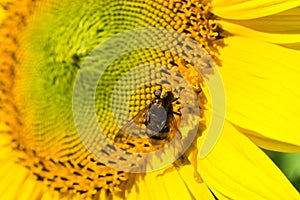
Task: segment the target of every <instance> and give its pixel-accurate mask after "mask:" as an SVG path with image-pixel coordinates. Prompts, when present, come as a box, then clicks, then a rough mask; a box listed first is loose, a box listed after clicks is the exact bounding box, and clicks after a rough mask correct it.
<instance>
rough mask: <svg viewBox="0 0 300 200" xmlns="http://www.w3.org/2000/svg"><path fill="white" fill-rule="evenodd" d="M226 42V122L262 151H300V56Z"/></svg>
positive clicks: (249, 42) (232, 40)
mask: <svg viewBox="0 0 300 200" xmlns="http://www.w3.org/2000/svg"><path fill="white" fill-rule="evenodd" d="M226 43H227V44H228V46H227V47H225V48H224V49H221V50H220V53H221V59H222V61H223V66H222V67H220V73H221V75H222V78H223V81H224V85H225V89H226V101H227V102H226V103H227V116H226V118H227V119H228V120H229V121H230V122H232V123H233V124H235V125H237V126H238V127H241V128H242V129H241V131H243V132H244V133H245V134H249V135H250V136H251V139H252V140H253V141H254V142H257V144H258V145H260V146H261V147H263V148H267V149H271V150H279V151H291V152H294V151H295V152H299V151H300V132H299V130H300V123H299V119H300V104H299V100H300V87H299V75H300V69H299V64H300V52H299V51H295V50H291V49H286V48H283V47H280V46H277V45H272V44H268V43H264V42H260V41H256V40H251V39H245V38H242V37H231V38H228V39H227V41H226ZM262 139H263V141H264V142H263V143H262V142H261V141H262ZM283 144H284V145H283Z"/></svg>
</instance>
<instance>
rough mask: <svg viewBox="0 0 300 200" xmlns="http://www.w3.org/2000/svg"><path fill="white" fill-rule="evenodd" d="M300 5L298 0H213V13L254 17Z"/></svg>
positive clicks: (225, 15)
mask: <svg viewBox="0 0 300 200" xmlns="http://www.w3.org/2000/svg"><path fill="white" fill-rule="evenodd" d="M299 5H300V1H299V0H263V1H262V0H251V1H249V0H233V1H226V0H213V1H212V7H213V13H214V14H216V15H217V16H220V17H223V18H227V19H255V18H259V17H264V16H268V15H272V14H276V13H279V12H282V11H285V10H288V9H291V8H295V7H297V6H299Z"/></svg>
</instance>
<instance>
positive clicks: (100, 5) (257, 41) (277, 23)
mask: <svg viewBox="0 0 300 200" xmlns="http://www.w3.org/2000/svg"><path fill="white" fill-rule="evenodd" d="M0 5H1V6H2V10H1V13H0V16H1V18H0V19H1V21H2V26H1V27H0V30H1V31H0V38H1V40H0V46H1V50H0V58H1V60H0V62H1V65H0V77H1V78H0V137H1V140H0V143H1V148H0V155H1V156H0V159H1V161H2V163H3V164H2V165H1V166H0V177H1V178H0V194H1V195H0V196H1V199H63V198H65V199H215V198H217V199H299V193H298V192H297V191H296V189H295V188H294V187H293V186H292V185H291V183H290V182H289V181H288V180H287V179H286V177H285V176H284V175H283V174H282V172H281V171H280V170H279V169H278V168H277V167H276V166H275V165H274V164H273V163H272V161H271V160H270V159H269V158H268V157H267V156H266V155H265V154H264V152H263V151H262V150H261V149H260V148H264V149H269V150H274V151H281V152H300V146H299V144H300V136H299V133H298V131H299V123H298V119H299V117H298V115H299V113H300V112H299V111H300V104H299V93H300V90H299V87H298V84H297V83H298V75H299V73H300V70H299V69H298V65H297V64H299V63H300V53H299V48H300V46H299V44H300V43H299V42H300V35H299V34H300V30H299V27H300V26H299V20H298V17H299V11H300V7H299V6H300V1H297V0H291V1H277V0H265V1H257V0H253V1H230V2H229V1H224V0H213V1H205V0H203V1H201V0H198V1H196V0H183V1H181V0H172V1H163V0H145V1H144V0H140V1H135V0H128V1H109V0H99V1H92V0H91V1H90V0H86V1H83V2H82V1H68V0H66V1H51V0H50V1H33V0H32V1H31V0H26V1H7V2H2V3H1V4H0ZM147 27H156V28H165V29H167V30H175V31H176V32H178V33H180V34H182V35H184V36H187V37H189V38H192V39H193V40H195V41H196V42H197V43H198V44H199V46H201V48H202V49H203V50H205V52H206V53H207V55H208V56H209V59H208V57H207V56H203V55H201V57H200V60H201V61H202V62H203V63H204V64H206V65H208V63H209V61H212V62H213V63H215V64H216V65H217V66H218V68H217V71H215V73H220V75H221V77H222V80H223V84H224V87H225V92H226V105H227V106H226V120H225V123H224V127H223V129H222V133H221V136H220V138H219V139H218V140H217V141H216V144H215V145H214V146H213V148H212V150H211V151H210V152H208V151H205V150H207V149H203V145H204V144H205V138H206V137H208V135H209V134H208V131H209V124H212V122H211V121H210V119H212V118H211V116H212V115H213V106H214V105H212V99H211V97H210V93H211V92H213V91H208V88H207V86H206V81H205V80H206V79H205V77H203V76H201V74H199V73H197V70H195V63H192V62H188V61H187V60H185V59H182V57H181V56H179V55H178V54H174V53H170V52H167V51H164V50H161V49H149V48H144V49H138V50H132V51H130V52H126V53H125V54H122V55H121V56H120V57H119V58H118V59H116V60H114V61H113V63H112V64H111V65H110V67H109V68H108V69H107V70H106V71H105V72H104V73H103V76H102V77H101V79H100V80H99V82H98V83H97V88H96V99H95V101H93V103H95V112H96V114H97V120H98V123H99V125H100V127H101V128H102V129H103V130H104V132H105V134H106V136H107V138H109V139H111V141H114V138H116V135H118V134H119V133H120V131H119V129H120V128H119V124H120V123H119V122H118V120H119V121H121V123H124V122H126V120H128V116H126V114H124V113H127V114H128V105H125V104H124V102H123V103H122V99H123V96H122V95H125V93H126V90H127V89H128V88H129V90H130V91H131V93H130V95H129V97H128V98H129V100H128V102H129V113H130V114H129V115H130V116H129V119H130V118H133V117H134V116H136V115H137V113H139V111H140V110H142V109H143V108H145V106H147V105H149V103H150V102H151V101H152V100H153V98H155V97H154V96H153V91H156V90H157V88H158V87H160V88H161V90H162V92H163V93H168V90H170V91H173V92H174V90H172V87H173V86H174V85H176V83H177V85H178V82H179V80H177V79H180V80H186V86H185V85H183V86H184V87H183V88H184V89H183V91H185V90H186V91H192V93H193V94H196V102H197V103H196V104H192V103H186V104H185V106H183V108H182V116H181V118H180V117H179V116H174V117H175V118H176V121H177V122H179V121H182V123H181V124H180V126H179V127H178V128H179V129H180V131H182V139H185V138H188V136H189V133H190V131H191V130H192V129H193V126H194V125H191V122H195V120H196V122H197V123H196V136H195V138H194V140H193V141H191V143H190V145H189V148H188V149H187V150H186V151H185V153H184V154H183V155H182V156H181V157H179V158H178V159H177V160H175V161H173V162H171V163H169V164H168V165H164V166H162V167H160V168H159V169H157V170H154V171H152V172H143V173H130V172H127V171H126V170H121V169H115V168H114V167H111V165H108V164H112V165H114V164H115V162H114V160H108V162H104V161H103V159H102V157H100V158H99V157H98V156H97V155H96V154H94V153H93V149H92V150H91V149H89V148H88V147H87V146H86V143H89V142H90V143H89V146H90V147H93V148H94V149H96V148H97V147H98V145H100V146H101V145H103V144H102V143H103V141H102V140H99V141H98V140H95V138H93V137H92V136H90V135H80V136H81V137H80V136H79V134H78V132H79V129H78V127H76V124H75V123H74V118H75V119H76V115H73V111H74V107H75V110H76V108H77V106H78V105H77V104H72V103H74V101H72V98H73V97H74V96H73V89H74V84H75V83H76V78H78V74H80V72H81V71H82V70H84V69H85V68H83V66H84V65H85V64H86V65H91V64H93V63H103V62H105V60H101V59H95V58H94V57H91V56H90V55H91V53H92V52H93V50H94V49H95V48H96V47H97V45H99V44H101V43H104V42H105V41H107V40H109V39H110V38H111V37H113V36H114V35H116V34H119V33H122V32H124V31H128V30H134V29H136V28H147ZM166 35H167V34H166ZM159 36H160V35H159ZM160 37H163V36H160ZM135 39H138V43H139V42H141V43H142V42H143V41H147V40H148V39H149V38H147V37H143V36H141V37H140V38H135ZM129 41H130V42H134V40H130V38H129ZM166 43H167V44H168V41H167V42H166ZM178 45H179V46H180V44H179V43H177V46H178ZM120 48H121V49H122V48H128V47H127V46H126V47H124V46H120ZM114 50H116V49H113V50H112V49H110V48H106V49H105V51H102V52H101V53H102V54H101V55H103V54H104V55H107V56H108V57H109V55H111V54H112V53H113V51H114ZM98 52H99V51H98ZM147 63H150V65H144V64H147ZM158 64H161V65H162V66H160V67H159V65H158ZM133 65H135V66H136V65H139V66H142V67H143V68H141V69H139V70H137V71H135V69H134V68H133V67H132V66H133ZM156 69H158V72H157V73H156V71H155V70H156ZM129 71H130V73H129V76H127V72H129ZM153 71H155V73H154V75H153V76H152V72H153ZM87 72H88V74H91V77H92V73H91V70H88V71H87ZM162 72H163V76H162V75H161V74H162ZM149 74H150V75H149ZM123 77H125V78H124V80H123V79H122V78H123ZM159 78H160V79H159ZM140 79H145V80H146V79H149V80H150V79H151V80H152V79H155V80H156V79H159V80H160V81H161V82H164V83H165V82H167V83H168V84H166V85H169V86H170V87H171V88H167V87H162V85H160V84H158V85H157V84H140V83H139V82H137V84H139V87H132V88H131V85H133V84H132V83H133V82H134V81H135V80H140ZM122 80H123V81H122ZM161 82H160V83H161ZM118 83H120V84H119V85H118ZM180 85H182V83H181V82H180V84H179V86H180ZM116 86H118V87H120V88H121V89H118V90H117V93H114V92H113V89H114V88H118V87H116ZM179 86H178V87H179ZM189 86H191V87H190V89H188V88H189ZM84 87H85V85H83V89H84ZM179 88H180V87H179ZM81 89H82V88H81ZM218 89H220V88H216V90H218ZM74 92H75V91H74ZM174 93H176V92H174ZM126 94H127V93H126ZM184 94H185V93H184ZM186 94H187V95H180V92H179V95H178V100H179V104H178V105H175V103H174V112H177V111H178V112H180V106H181V105H182V104H184V103H185V102H190V100H191V99H192V98H191V97H192V95H191V96H189V94H190V93H188V92H187V93H186ZM111 97H114V98H111ZM111 99H112V101H113V103H112V104H109V103H108V102H109V101H111ZM73 100H74V99H73ZM75 102H76V101H75ZM77 103H78V101H77ZM79 103H81V104H82V105H85V102H79ZM123 105H124V106H123ZM194 105H197V106H196V107H197V109H199V113H198V115H199V116H196V115H191V114H190V113H187V112H185V111H184V109H186V108H190V110H193V108H194V107H193V106H194ZM72 106H73V107H72ZM72 108H73V110H72ZM114 109H115V110H114ZM77 111H78V110H77ZM79 111H80V112H79V114H80V117H81V118H80V119H84V118H87V116H88V114H89V112H90V110H84V109H82V110H79ZM114 111H116V112H117V113H120V114H119V115H117V116H114V115H113V113H114ZM93 113H94V112H93ZM186 117H187V118H186ZM87 119H88V118H87ZM75 121H76V120H75ZM87 125H88V126H87V127H84V128H83V132H84V134H85V132H89V130H90V129H92V128H90V124H88V122H87ZM168 128H169V127H168ZM171 129H172V128H171ZM94 135H95V134H94ZM86 138H88V140H87V141H85V139H86ZM95 141H96V142H95ZM123 142H124V141H123ZM131 142H132V141H131ZM168 142H169V141H165V140H164V138H160V139H159V140H158V139H153V138H152V139H151V138H150V139H143V140H142V141H140V140H137V141H134V142H132V143H128V141H125V143H122V141H121V144H120V145H121V146H122V145H125V147H123V148H125V149H127V150H129V151H130V152H131V153H134V152H140V151H142V152H151V151H154V150H156V149H157V148H161V147H164V146H165V145H166V143H168ZM126 145H127V146H126ZM209 150H210V149H209ZM101 151H102V153H103V154H101V155H104V154H108V155H109V154H110V152H107V151H104V150H103V149H102V150H101ZM129 154H130V153H129ZM109 158H111V157H109ZM111 159H113V158H111ZM162 159H168V158H165V157H160V155H157V157H156V158H153V160H154V163H160V162H161V161H160V160H162ZM152 162H153V161H152ZM121 167H122V166H121Z"/></svg>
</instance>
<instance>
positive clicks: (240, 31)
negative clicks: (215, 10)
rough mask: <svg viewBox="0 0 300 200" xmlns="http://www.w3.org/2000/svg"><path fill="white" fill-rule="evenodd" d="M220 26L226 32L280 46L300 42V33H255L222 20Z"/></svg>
mask: <svg viewBox="0 0 300 200" xmlns="http://www.w3.org/2000/svg"><path fill="white" fill-rule="evenodd" d="M219 24H221V25H222V27H223V28H224V29H225V30H226V31H228V32H230V33H232V34H234V35H236V36H242V37H247V38H251V39H257V40H262V41H266V42H271V43H280V44H285V43H296V42H300V33H299V34H276V33H265V32H260V31H255V30H253V29H250V28H246V27H244V26H241V25H238V24H234V23H231V22H229V21H222V20H220V21H219Z"/></svg>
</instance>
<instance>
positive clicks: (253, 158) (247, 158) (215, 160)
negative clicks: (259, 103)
mask: <svg viewBox="0 0 300 200" xmlns="http://www.w3.org/2000/svg"><path fill="white" fill-rule="evenodd" d="M199 144H200V143H199ZM198 171H199V172H200V174H201V176H202V178H203V180H204V182H205V183H206V184H208V186H209V188H210V189H212V191H215V194H216V195H217V197H218V198H219V197H220V199H224V198H225V199H226V198H228V199H256V200H258V199H272V200H276V199H287V200H290V199H297V198H299V194H298V192H297V191H296V189H295V188H294V187H293V186H292V185H291V184H290V182H289V181H288V180H287V179H286V177H285V176H284V175H283V174H282V172H281V171H280V170H279V169H278V168H277V167H276V166H275V164H273V163H272V161H271V160H270V159H269V158H268V157H267V156H266V155H265V154H264V153H263V152H262V151H261V150H260V149H259V148H258V147H257V146H256V145H254V143H252V142H251V141H250V140H249V139H248V138H247V137H246V136H244V135H243V134H241V133H239V132H238V131H237V130H236V129H235V128H234V127H233V126H231V125H230V124H229V123H226V124H225V126H224V129H223V132H222V135H221V138H220V140H219V141H218V143H217V144H216V146H215V147H214V149H213V150H212V152H211V153H210V154H209V155H208V156H207V157H205V158H204V159H199V160H198Z"/></svg>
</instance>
